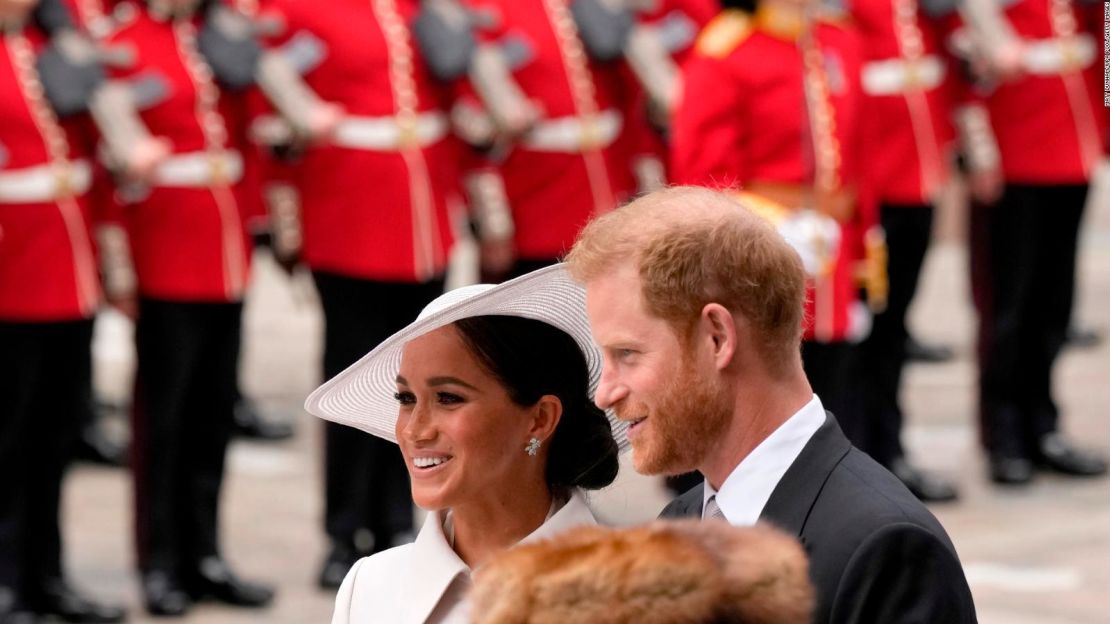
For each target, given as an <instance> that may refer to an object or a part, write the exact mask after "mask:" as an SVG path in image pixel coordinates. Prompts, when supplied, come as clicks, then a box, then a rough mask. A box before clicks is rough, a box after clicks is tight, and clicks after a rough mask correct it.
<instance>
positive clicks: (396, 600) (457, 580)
mask: <svg viewBox="0 0 1110 624" xmlns="http://www.w3.org/2000/svg"><path fill="white" fill-rule="evenodd" d="M444 519H445V514H444V512H442V511H436V512H432V513H429V514H428V516H427V518H426V519H425V520H424V526H423V527H422V528H421V529H420V533H419V534H418V535H417V536H416V541H415V542H413V543H412V544H405V545H403V546H398V547H396V548H391V549H389V550H386V551H383V552H380V553H377V554H374V555H371V556H369V557H366V558H363V559H360V560H359V561H358V562H357V563H355V565H354V567H352V568H351V571H350V572H348V573H347V577H346V578H345V579H343V585H342V586H340V588H339V593H338V594H337V595H336V598H335V613H334V614H333V615H332V624H350V623H356V622H357V623H359V624H374V623H379V622H380V623H381V624H466V623H467V622H469V621H470V609H469V606H470V605H469V601H468V600H467V597H466V595H467V592H468V591H469V589H470V572H471V570H470V568H469V567H467V565H466V564H465V563H464V562H463V560H462V559H460V558H459V556H458V555H457V554H456V553H455V551H454V550H453V549H452V548H451V544H450V543H449V541H448V538H447V536H446V534H445V533H444V529H443V525H444ZM596 524H597V520H595V519H594V516H593V513H592V512H590V508H589V507H587V506H586V499H585V498H584V496H583V495H582V492H581V491H579V490H574V491H573V492H572V493H571V496H570V499H569V500H568V501H567V502H566V504H565V505H563V506H562V508H560V509H559V510H557V511H555V513H554V514H552V515H551V516H550V517H548V519H547V520H546V521H545V522H544V523H543V524H541V525H540V526H539V527H538V528H537V529H536V530H535V531H533V532H532V533H530V534H529V535H528V536H527V537H525V538H524V539H522V540H521V543H524V542H531V541H534V540H541V539H546V538H549V537H554V536H555V535H558V534H559V533H562V532H564V531H567V530H568V529H573V528H575V527H579V526H586V525H596Z"/></svg>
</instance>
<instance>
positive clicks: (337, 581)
mask: <svg viewBox="0 0 1110 624" xmlns="http://www.w3.org/2000/svg"><path fill="white" fill-rule="evenodd" d="M358 560H359V555H358V553H357V552H356V551H355V549H354V548H351V547H350V546H347V545H344V544H340V543H336V542H333V543H332V546H331V552H329V553H328V556H327V558H326V559H324V565H323V567H321V568H320V576H319V578H317V580H316V584H317V585H319V586H320V588H321V589H339V586H340V585H342V584H343V579H344V578H345V577H346V576H347V572H349V571H350V569H351V566H353V565H355V562H356V561H358Z"/></svg>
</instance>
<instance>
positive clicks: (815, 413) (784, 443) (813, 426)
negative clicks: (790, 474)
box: [701, 394, 825, 526]
mask: <svg viewBox="0 0 1110 624" xmlns="http://www.w3.org/2000/svg"><path fill="white" fill-rule="evenodd" d="M824 423H825V408H824V407H823V406H822V405H821V399H819V398H817V395H816V394H815V395H813V398H812V399H810V401H809V403H806V404H805V406H804V407H802V409H800V410H798V411H797V412H796V413H795V414H794V415H793V416H791V417H790V418H788V419H786V422H784V423H782V424H781V425H779V428H778V429H775V430H774V431H773V432H771V435H769V436H767V437H766V438H765V439H764V440H763V441H762V442H760V443H759V446H756V447H755V448H754V449H752V452H751V453H748V456H747V457H745V458H744V459H743V460H741V462H740V464H739V465H738V466H736V468H734V469H733V470H732V474H730V475H729V476H728V478H726V479H725V482H724V483H722V484H721V489H720V491H718V490H714V489H713V486H711V485H709V481H706V482H705V488H704V497H703V499H702V507H701V508H702V511H703V515H704V511H705V505H706V503H708V502H709V497H711V496H716V497H717V506H718V507H720V508H721V512H722V513H723V514H724V515H725V519H727V520H728V522H729V524H732V525H735V526H751V525H753V524H755V522H756V520H758V519H759V514H761V513H763V507H764V506H766V505H767V500H768V499H769V498H771V493H772V492H774V491H775V487H776V486H777V485H778V484H779V481H780V480H782V475H784V474H786V470H787V469H788V468H790V465H791V464H793V463H794V460H796V459H797V458H798V455H800V454H801V452H802V449H803V448H805V445H806V443H808V442H809V439H810V438H812V437H813V434H814V433H816V432H817V430H818V429H820V428H821V425H823V424H824Z"/></svg>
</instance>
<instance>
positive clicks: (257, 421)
mask: <svg viewBox="0 0 1110 624" xmlns="http://www.w3.org/2000/svg"><path fill="white" fill-rule="evenodd" d="M234 414H235V435H237V436H239V437H241V438H249V439H252V440H264V441H275V440H286V439H289V438H291V437H293V433H294V431H293V424H292V423H289V422H280V421H275V420H272V419H268V418H265V417H263V416H262V414H261V413H259V411H258V406H257V405H255V403H254V402H253V401H251V400H249V399H245V398H240V399H239V400H238V401H237V402H236V403H235V412H234Z"/></svg>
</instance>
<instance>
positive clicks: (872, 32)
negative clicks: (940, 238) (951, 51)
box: [838, 0, 956, 501]
mask: <svg viewBox="0 0 1110 624" xmlns="http://www.w3.org/2000/svg"><path fill="white" fill-rule="evenodd" d="M937 4H940V3H938V2H936V1H934V2H932V4H931V5H930V4H929V3H928V2H920V3H919V0H850V2H848V4H847V8H848V10H849V11H850V13H851V15H852V17H853V20H854V23H855V25H856V27H857V28H858V29H859V32H860V35H861V39H862V42H863V58H864V60H863V66H862V68H861V75H860V79H861V80H860V82H861V85H862V87H863V93H864V98H863V102H862V105H861V110H862V118H863V119H865V120H866V122H865V123H862V124H861V126H860V127H861V134H862V141H863V143H862V148H861V149H862V152H863V153H865V154H867V157H866V158H865V159H864V160H862V161H861V163H860V172H861V180H862V181H863V182H864V183H865V184H868V185H870V186H871V191H870V193H869V194H870V195H871V196H873V197H874V199H875V200H876V201H877V202H878V203H879V218H880V221H881V223H882V227H883V231H884V233H885V235H886V244H887V249H888V254H889V255H888V264H887V266H888V275H889V281H890V290H889V295H888V297H887V305H886V307H885V309H883V310H882V311H879V312H877V313H876V314H875V315H874V318H873V322H872V326H871V333H870V334H869V335H868V337H867V338H866V339H865V340H864V341H863V343H862V344H861V345H860V347H859V349H858V352H857V362H856V365H857V367H858V368H857V370H858V371H859V377H858V378H857V380H856V382H855V386H856V388H857V389H858V391H859V402H858V403H857V405H858V406H859V409H858V411H856V410H853V411H849V412H847V413H846V414H844V415H843V416H840V415H839V414H838V417H839V420H840V425H841V427H843V429H844V432H845V434H846V435H847V436H848V437H849V439H850V440H852V443H853V444H855V445H856V446H857V447H858V448H860V449H861V450H863V451H864V452H866V453H868V454H869V455H871V456H872V457H873V458H874V459H875V460H876V461H878V462H879V463H880V464H882V465H883V466H885V467H886V468H888V469H890V470H891V471H892V472H893V473H894V474H895V475H897V476H898V477H899V478H900V479H901V480H902V482H903V483H905V484H906V486H907V487H908V488H909V489H910V491H911V492H913V493H914V495H916V496H917V497H918V498H920V499H922V500H925V501H944V500H952V499H954V498H955V497H956V490H955V488H954V487H953V486H952V484H950V483H948V482H946V481H944V480H943V479H941V478H939V477H936V476H933V475H930V474H927V473H925V472H922V471H921V470H918V469H917V468H915V467H914V466H912V465H911V464H909V463H908V462H907V461H906V459H905V452H904V450H903V448H902V442H901V433H902V420H903V419H902V408H901V405H900V404H899V400H898V392H899V390H900V386H901V378H902V369H903V366H904V364H905V361H906V342H907V339H908V338H909V334H908V332H907V330H906V311H907V309H908V308H909V305H910V303H911V301H912V300H913V295H914V292H915V291H916V290H917V280H918V276H919V274H920V272H921V265H922V262H923V260H924V258H925V251H926V250H927V249H928V247H929V240H930V236H931V233H932V223H933V212H934V208H933V206H934V203H935V201H936V200H937V197H938V194H939V193H940V192H941V189H942V188H943V187H944V185H945V183H946V182H947V180H948V178H949V169H950V167H951V161H952V158H951V157H952V153H951V152H952V150H951V144H952V140H953V136H954V133H953V131H952V125H951V121H950V119H951V115H952V102H951V72H950V71H949V65H950V62H949V60H948V56H947V55H946V54H945V52H944V49H943V33H942V31H941V28H940V25H939V23H938V19H939V18H941V17H943V16H942V15H941V14H940V13H941V12H942V11H944V10H945V7H936V6H933V5H937ZM953 8H954V7H948V8H947V10H949V11H951V10H952V9H953ZM930 11H932V14H930Z"/></svg>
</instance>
